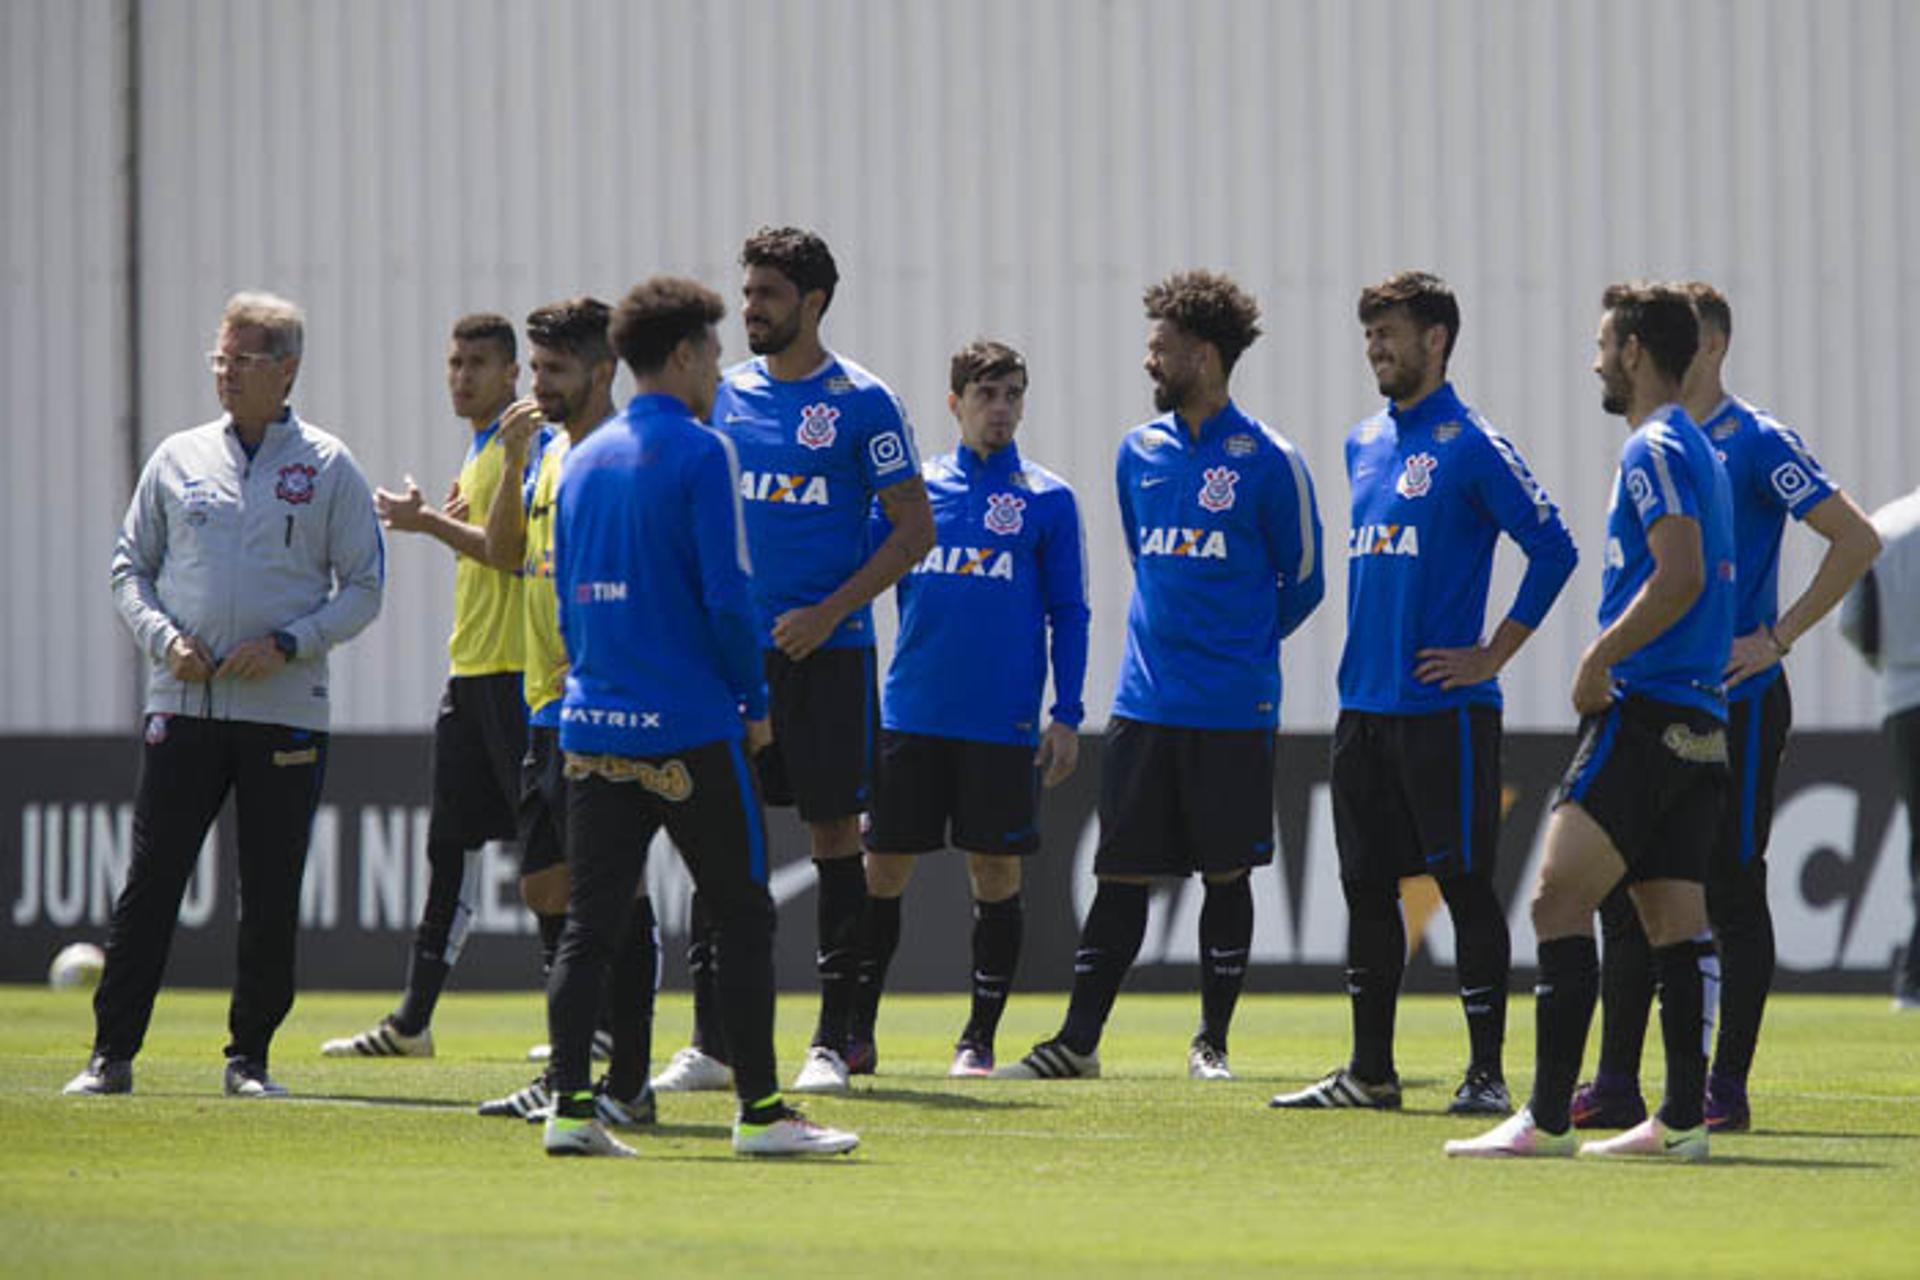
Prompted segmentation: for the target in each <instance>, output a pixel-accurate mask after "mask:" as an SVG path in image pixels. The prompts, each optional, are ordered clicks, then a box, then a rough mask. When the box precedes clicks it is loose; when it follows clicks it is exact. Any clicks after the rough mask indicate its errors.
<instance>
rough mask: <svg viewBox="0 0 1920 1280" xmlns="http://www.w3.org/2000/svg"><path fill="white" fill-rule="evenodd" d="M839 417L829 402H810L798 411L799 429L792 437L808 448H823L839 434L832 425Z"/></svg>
mask: <svg viewBox="0 0 1920 1280" xmlns="http://www.w3.org/2000/svg"><path fill="white" fill-rule="evenodd" d="M839 417H840V411H839V410H838V409H836V408H834V407H833V406H832V405H830V404H827V403H825V402H822V403H820V404H810V405H808V406H807V407H806V408H804V409H802V410H801V411H800V430H799V431H798V432H797V433H795V436H794V438H795V439H797V440H798V441H799V442H800V443H801V444H803V445H805V446H806V447H807V448H809V449H824V448H826V447H827V446H828V445H830V444H832V443H833V442H834V439H835V437H837V436H838V435H839V434H840V433H839V431H838V430H836V429H835V428H834V425H833V424H834V423H835V422H836V421H837V420H838V419H839Z"/></svg>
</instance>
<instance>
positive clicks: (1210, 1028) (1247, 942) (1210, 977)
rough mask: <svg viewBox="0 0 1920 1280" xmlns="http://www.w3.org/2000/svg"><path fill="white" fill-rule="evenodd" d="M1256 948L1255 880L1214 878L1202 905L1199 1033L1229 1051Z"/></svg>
mask: <svg viewBox="0 0 1920 1280" xmlns="http://www.w3.org/2000/svg"><path fill="white" fill-rule="evenodd" d="M1252 948H1253V882H1252V881H1251V880H1250V879H1249V878H1248V877H1246V876H1240V877H1238V878H1237V879H1233V880H1225V881H1220V882H1217V883H1216V882H1212V881H1209V882H1208V884H1207V896H1206V900H1205V901H1204V902H1203V903H1202V904H1201V907H1200V1032H1199V1038H1200V1039H1202V1040H1205V1041H1206V1042H1207V1043H1208V1044H1210V1045H1212V1046H1213V1047H1214V1048H1216V1049H1218V1050H1219V1051H1220V1052H1221V1053H1223V1054H1224V1053H1225V1052H1226V1051H1227V1030H1228V1028H1229V1027H1231V1026H1232V1025H1233V1007H1234V1005H1236V1004H1238V1003H1239V1001H1240V987H1241V985H1242V984H1243V983H1245V982H1246V980H1247V954H1248V952H1249V951H1251V950H1252Z"/></svg>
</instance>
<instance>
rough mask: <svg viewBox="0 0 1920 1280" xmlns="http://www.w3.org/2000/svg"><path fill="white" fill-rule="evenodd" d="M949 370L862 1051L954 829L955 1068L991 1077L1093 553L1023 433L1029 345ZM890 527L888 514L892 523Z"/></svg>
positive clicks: (893, 755)
mask: <svg viewBox="0 0 1920 1280" xmlns="http://www.w3.org/2000/svg"><path fill="white" fill-rule="evenodd" d="M948 383H949V388H950V389H949V390H948V393H947V408H948V409H949V410H950V411H951V412H952V413H953V416H954V419H955V421H957V422H958V423H959V424H960V445H959V447H958V448H956V449H955V450H953V452H951V453H947V454H943V455H942V456H940V457H938V458H934V459H931V460H929V461H928V462H927V463H926V464H925V465H924V466H923V467H922V468H921V476H922V478H923V479H924V480H925V481H926V485H927V494H928V497H929V499H930V500H931V502H932V504H933V521H934V527H935V530H936V531H937V534H938V539H939V540H938V542H937V544H936V545H935V546H934V549H933V550H932V551H931V552H929V553H928V554H927V557H926V559H924V560H922V561H921V562H920V564H919V565H917V566H916V567H915V568H914V570H913V572H912V573H910V574H908V575H907V576H906V577H904V578H902V579H901V580H900V585H899V586H898V587H897V588H896V589H895V591H896V598H897V601H898V604H899V608H900V633H899V639H898V642H897V643H896V645H895V648H894V655H893V664H892V666H890V667H889V668H888V669H887V682H886V689H885V696H884V697H883V698H882V699H881V708H882V719H881V725H882V728H881V734H880V754H879V760H878V762H877V768H876V774H877V776H876V779H875V787H874V805H873V813H872V819H871V824H870V829H869V830H868V833H867V849H868V852H867V916H866V927H865V934H864V940H863V946H862V973H861V1003H860V1008H859V1011H858V1013H857V1015H856V1018H855V1025H854V1031H853V1045H854V1046H855V1047H854V1049H853V1051H852V1056H855V1057H859V1058H864V1059H866V1060H867V1061H873V1060H876V1059H877V1057H878V1054H877V1053H876V1052H875V1051H874V1050H873V1049H872V1047H871V1046H872V1044H873V1028H874V1022H875V1019H876V1018H877V1016H878V1012H879V1005H880V994H881V991H882V990H883V988H884V987H885V985H886V976H887V966H888V963H889V962H890V961H891V960H892V959H893V953H894V949H895V948H896V947H897V946H898V945H899V943H900V898H901V895H902V894H903V893H905V892H906V888H907V882H908V881H909V880H910V879H912V877H913V869H914V864H915V859H916V857H917V855H919V854H922V853H931V852H934V851H936V850H939V849H943V848H945V847H946V845H947V841H948V836H949V831H951V836H952V841H953V844H954V845H955V846H956V847H958V848H960V849H964V850H965V851H966V853H967V877H968V880H969V882H970V884H971V886H972V889H973V1007H972V1011H971V1014H970V1016H969V1017H968V1019H967V1025H966V1027H965V1029H964V1030H962V1031H961V1033H960V1040H959V1043H958V1044H957V1045H956V1046H955V1051H954V1058H953V1065H952V1067H951V1069H950V1070H949V1071H948V1073H947V1074H949V1075H952V1076H984V1075H990V1074H992V1071H993V1042H994V1034H995V1032H996V1030H997V1029H998V1028H999V1025H1000V1015H1001V1013H1002V1012H1003V1011H1004V1009H1005V1008H1006V1003H1007V993H1008V992H1009V991H1010V990H1011V989H1012V986H1013V974H1014V969H1015V967H1016V966H1017V965H1018V963H1019V959H1020V934H1021V921H1022V918H1021V909H1020V864H1021V860H1022V859H1023V858H1026V857H1029V856H1031V855H1032V854H1034V853H1037V852H1038V851H1039V849H1040V831H1039V826H1038V809H1039V790H1040V787H1041V786H1042V785H1045V786H1049V787H1051V786H1056V785H1058V784H1059V783H1061V782H1063V781H1065V780H1066V779H1067V778H1068V777H1069V776H1071V775H1072V773H1073V770H1074V766H1075V764H1077V763H1078V761H1079V757H1080V740H1079V735H1078V729H1079V725H1080V721H1081V720H1082V719H1083V718H1084V716H1085V708H1084V707H1083V706H1082V705H1081V701H1080V689H1081V682H1082V680H1083V678H1084V677H1085V675H1086V669H1087V619H1088V613H1087V582H1086V557H1085V553H1084V549H1083V538H1082V535H1081V529H1080V510H1079V507H1078V505H1077V504H1076V503H1075V501H1074V496H1073V490H1072V489H1071V488H1070V487H1068V485H1067V483H1066V481H1064V480H1062V479H1061V478H1060V477H1058V476H1056V475H1054V474H1053V473H1052V472H1051V471H1048V470H1047V469H1046V468H1044V467H1041V466H1039V465H1037V464H1035V463H1033V462H1029V461H1027V460H1026V459H1024V458H1022V457H1021V456H1020V451H1019V449H1018V448H1017V447H1016V446H1015V444H1014V433H1015V432H1016V431H1018V430H1019V428H1020V419H1021V416H1022V414H1023V413H1024V412H1025V410H1026V397H1027V362H1026V360H1025V359H1024V358H1023V357H1022V356H1021V355H1020V353H1019V352H1018V351H1015V350H1014V349H1013V348H1012V347H1010V346H1007V345H1006V344H1005V343H1002V342H992V341H986V340H981V341H976V342H972V343H969V344H968V345H966V346H965V347H962V348H961V349H960V350H959V351H958V352H956V353H955V354H954V357H953V360H952V364H951V368H950V370H949V376H948ZM886 532H887V529H886V525H885V522H884V519H876V530H875V533H876V540H878V539H880V538H883V537H884V535H885V533H886ZM1049 637H1051V646H1049ZM1049 653H1051V657H1052V669H1053V689H1054V700H1053V706H1052V708H1051V709H1050V710H1049V712H1048V723H1047V725H1046V728H1045V729H1044V730H1043V729H1041V728H1040V700H1041V695H1042V694H1043V693H1044V692H1045V690H1046V683H1047V669H1048V657H1049Z"/></svg>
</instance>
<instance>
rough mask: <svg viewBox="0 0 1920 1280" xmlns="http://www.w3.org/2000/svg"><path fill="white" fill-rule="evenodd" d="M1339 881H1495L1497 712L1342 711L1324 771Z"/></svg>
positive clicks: (1482, 708)
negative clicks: (1427, 878)
mask: <svg viewBox="0 0 1920 1280" xmlns="http://www.w3.org/2000/svg"><path fill="white" fill-rule="evenodd" d="M1330 778H1331V783H1332V790H1333V834H1334V842H1335V843H1336V844H1337V845H1338V846H1339V849H1340V878H1341V879H1342V880H1348V881H1353V882H1367V883H1371V882H1375V881H1381V880H1385V881H1398V880H1399V879H1400V878H1401V877H1403V876H1417V875H1431V876H1434V877H1436V878H1438V879H1442V880H1447V879H1452V878H1454V877H1457V876H1467V875H1473V876H1491V875H1492V874H1493V862H1494V853H1495V846H1496V844H1497V843H1498V841H1499V839H1500V709H1499V708H1498V707H1488V706H1474V707H1458V708H1455V709H1453V710H1451V711H1436V712H1432V713H1429V714H1426V715H1377V714H1374V713H1372V712H1367V711H1342V712H1341V713H1340V718H1339V720H1338V721H1336V722H1335V724H1334V728H1333V759H1332V765H1331V770H1330Z"/></svg>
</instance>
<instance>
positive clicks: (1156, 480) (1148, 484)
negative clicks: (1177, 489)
mask: <svg viewBox="0 0 1920 1280" xmlns="http://www.w3.org/2000/svg"><path fill="white" fill-rule="evenodd" d="M1166 482H1167V477H1166V476H1148V477H1147V478H1146V479H1144V480H1142V481H1141V482H1140V487H1141V488H1142V489H1151V488H1153V486H1155V485H1157V484H1165V483H1166Z"/></svg>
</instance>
